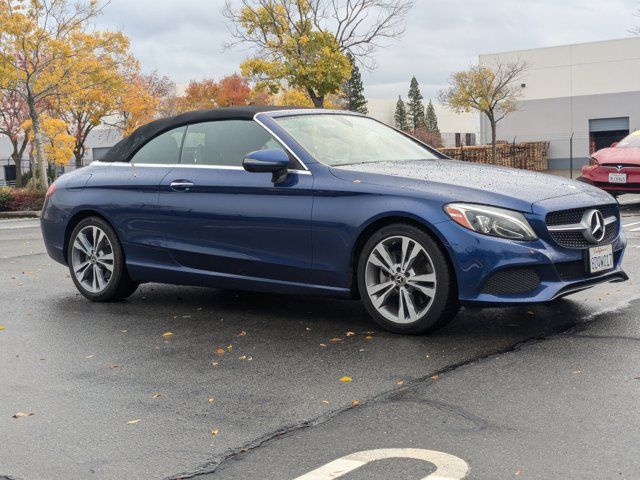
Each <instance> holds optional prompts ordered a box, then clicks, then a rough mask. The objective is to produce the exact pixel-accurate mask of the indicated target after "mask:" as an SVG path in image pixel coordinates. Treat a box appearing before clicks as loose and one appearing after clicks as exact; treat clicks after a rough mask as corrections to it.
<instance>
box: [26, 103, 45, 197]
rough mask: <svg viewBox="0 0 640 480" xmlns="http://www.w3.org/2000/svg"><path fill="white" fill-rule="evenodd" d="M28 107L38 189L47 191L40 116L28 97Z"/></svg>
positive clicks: (34, 104)
mask: <svg viewBox="0 0 640 480" xmlns="http://www.w3.org/2000/svg"><path fill="white" fill-rule="evenodd" d="M27 104H28V105H29V116H30V117H31V124H32V125H31V128H33V138H34V140H35V144H36V161H37V163H38V165H39V168H40V181H39V183H40V187H42V188H43V189H45V190H46V189H47V188H48V187H49V178H48V177H47V173H48V172H47V166H48V165H47V159H46V158H45V156H44V147H43V145H42V132H41V131H40V114H39V113H38V110H37V109H36V102H35V101H34V99H33V98H32V97H31V96H30V95H29V96H28V98H27Z"/></svg>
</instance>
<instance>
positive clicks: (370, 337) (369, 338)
mask: <svg viewBox="0 0 640 480" xmlns="http://www.w3.org/2000/svg"><path fill="white" fill-rule="evenodd" d="M364 338H365V339H366V340H371V339H372V338H373V337H372V336H371V335H367V336H366V337H364Z"/></svg>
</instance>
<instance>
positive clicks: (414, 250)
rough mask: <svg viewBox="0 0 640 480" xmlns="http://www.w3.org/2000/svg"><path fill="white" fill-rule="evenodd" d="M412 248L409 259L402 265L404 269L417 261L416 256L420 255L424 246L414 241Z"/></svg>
mask: <svg viewBox="0 0 640 480" xmlns="http://www.w3.org/2000/svg"><path fill="white" fill-rule="evenodd" d="M411 245H412V247H413V248H412V249H411V252H410V254H409V256H408V258H407V260H406V261H405V262H404V264H403V265H402V269H403V270H404V271H407V270H409V269H410V268H411V265H413V262H414V261H415V259H416V257H417V256H418V254H419V253H420V252H421V251H422V247H420V245H418V244H417V243H415V242H412V244H411Z"/></svg>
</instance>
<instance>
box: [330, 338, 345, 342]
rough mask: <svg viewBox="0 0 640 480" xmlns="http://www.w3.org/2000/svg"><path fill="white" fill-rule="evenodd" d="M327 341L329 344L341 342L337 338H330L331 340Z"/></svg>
mask: <svg viewBox="0 0 640 480" xmlns="http://www.w3.org/2000/svg"><path fill="white" fill-rule="evenodd" d="M329 341H330V342H333V343H336V342H341V341H342V339H341V338H338V337H335V338H331V339H329Z"/></svg>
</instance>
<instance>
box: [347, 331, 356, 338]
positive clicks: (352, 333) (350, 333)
mask: <svg viewBox="0 0 640 480" xmlns="http://www.w3.org/2000/svg"><path fill="white" fill-rule="evenodd" d="M355 334H356V333H355V332H347V333H346V335H347V337H353V336H354V335H355Z"/></svg>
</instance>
